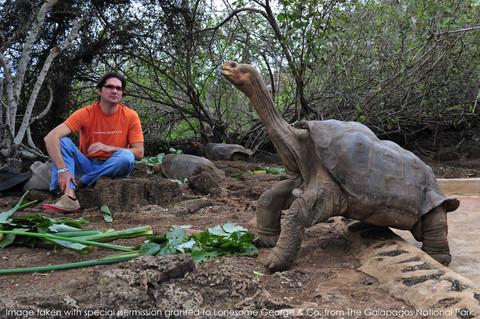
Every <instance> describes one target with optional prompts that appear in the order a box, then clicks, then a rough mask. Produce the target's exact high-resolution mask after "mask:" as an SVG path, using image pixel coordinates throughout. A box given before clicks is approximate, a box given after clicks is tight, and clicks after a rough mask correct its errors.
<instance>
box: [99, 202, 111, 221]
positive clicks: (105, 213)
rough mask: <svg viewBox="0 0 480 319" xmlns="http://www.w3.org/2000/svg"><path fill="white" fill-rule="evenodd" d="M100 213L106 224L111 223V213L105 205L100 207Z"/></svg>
mask: <svg viewBox="0 0 480 319" xmlns="http://www.w3.org/2000/svg"><path fill="white" fill-rule="evenodd" d="M100 212H101V213H102V215H103V220H104V221H106V222H107V223H111V222H113V216H112V212H111V211H110V208H108V206H107V205H102V206H101V207H100Z"/></svg>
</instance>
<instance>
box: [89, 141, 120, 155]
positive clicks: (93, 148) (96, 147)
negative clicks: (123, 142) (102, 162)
mask: <svg viewBox="0 0 480 319" xmlns="http://www.w3.org/2000/svg"><path fill="white" fill-rule="evenodd" d="M115 151H116V149H115V148H114V147H112V146H110V145H107V144H103V143H101V142H95V143H93V144H92V145H90V146H89V147H88V155H92V154H93V153H96V152H107V153H112V152H115Z"/></svg>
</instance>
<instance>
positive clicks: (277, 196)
mask: <svg viewBox="0 0 480 319" xmlns="http://www.w3.org/2000/svg"><path fill="white" fill-rule="evenodd" d="M300 182H301V181H300V179H299V178H297V179H288V180H284V181H281V182H278V183H277V184H275V185H274V186H273V187H272V188H271V189H269V190H267V191H266V192H265V193H263V194H262V196H260V198H259V199H258V201H257V233H258V236H257V237H258V239H257V243H258V244H259V245H260V246H261V247H273V246H275V244H276V243H277V240H278V236H279V235H280V215H281V213H282V209H285V208H287V207H288V205H289V204H290V202H291V200H292V190H293V189H294V188H295V187H297V186H299V184H300Z"/></svg>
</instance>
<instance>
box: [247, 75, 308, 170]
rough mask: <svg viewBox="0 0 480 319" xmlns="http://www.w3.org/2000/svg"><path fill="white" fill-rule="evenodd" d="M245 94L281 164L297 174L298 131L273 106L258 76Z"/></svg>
mask: <svg viewBox="0 0 480 319" xmlns="http://www.w3.org/2000/svg"><path fill="white" fill-rule="evenodd" d="M248 91H249V92H248V93H247V95H248V97H249V98H250V101H251V102H252V104H253V107H254V108H255V110H256V111H257V113H258V116H259V117H260V119H261V121H262V122H263V124H264V125H265V128H266V130H267V134H268V136H269V137H270V140H271V141H272V143H273V145H274V146H275V149H276V150H277V152H278V154H279V156H280V158H281V160H282V162H283V164H284V165H285V166H286V167H287V168H288V169H289V170H290V171H292V172H298V171H299V169H298V164H297V161H298V156H299V154H296V151H295V150H297V149H298V147H297V144H298V139H297V136H298V134H297V133H298V132H297V131H298V130H297V129H295V128H294V127H292V126H291V125H290V124H288V122H287V121H285V120H284V119H283V118H282V116H281V115H280V113H279V112H278V111H277V109H276V108H275V104H274V103H273V100H272V98H271V96H270V94H269V93H268V90H267V88H266V86H265V84H264V82H263V80H261V79H259V75H257V76H253V77H252V82H251V85H250V89H249V90H248Z"/></svg>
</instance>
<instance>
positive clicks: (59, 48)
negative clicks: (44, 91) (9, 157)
mask: <svg viewBox="0 0 480 319" xmlns="http://www.w3.org/2000/svg"><path fill="white" fill-rule="evenodd" d="M82 21H83V19H82V18H79V19H77V20H75V22H74V23H73V27H72V30H71V31H70V33H69V35H68V36H67V38H66V39H65V41H64V42H63V43H62V44H61V45H60V46H57V47H53V48H52V49H51V50H50V53H49V54H48V57H47V59H46V60H45V63H44V64H43V66H42V70H41V71H40V74H39V75H38V78H37V81H36V82H35V85H34V86H33V90H32V93H31V94H30V98H29V100H28V103H27V106H26V110H25V114H24V115H23V119H22V124H21V125H20V128H19V129H18V133H17V135H16V136H15V140H14V142H15V144H20V143H21V142H22V140H23V138H24V136H25V132H26V130H27V128H28V126H29V125H30V118H31V116H32V111H33V106H34V105H35V101H36V100H37V96H38V93H39V92H40V88H41V87H42V84H43V81H44V80H45V77H46V76H47V73H48V70H49V69H50V66H51V65H52V62H53V60H54V59H55V58H56V57H57V56H58V55H59V54H60V53H61V52H62V51H63V50H64V49H65V48H66V47H67V46H69V45H70V43H71V42H72V41H73V39H74V38H75V37H76V36H77V33H78V31H79V29H80V26H81V23H82Z"/></svg>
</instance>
